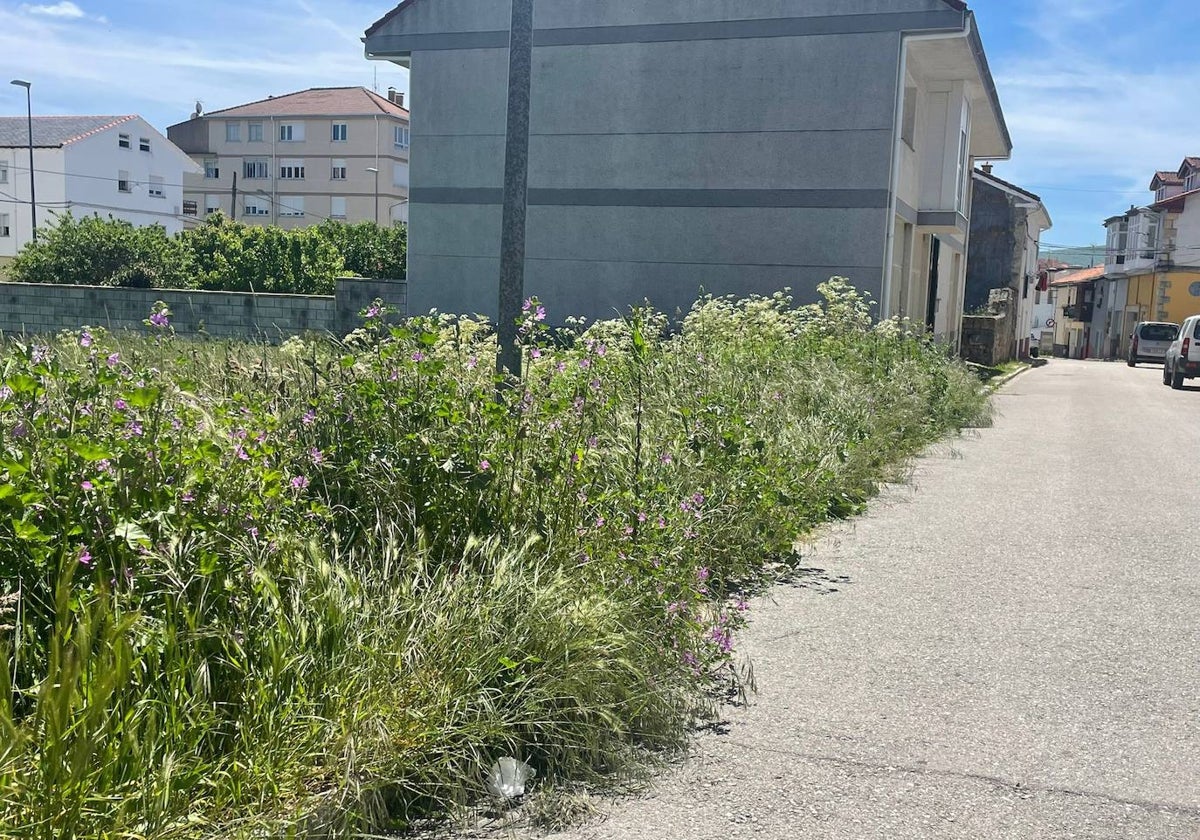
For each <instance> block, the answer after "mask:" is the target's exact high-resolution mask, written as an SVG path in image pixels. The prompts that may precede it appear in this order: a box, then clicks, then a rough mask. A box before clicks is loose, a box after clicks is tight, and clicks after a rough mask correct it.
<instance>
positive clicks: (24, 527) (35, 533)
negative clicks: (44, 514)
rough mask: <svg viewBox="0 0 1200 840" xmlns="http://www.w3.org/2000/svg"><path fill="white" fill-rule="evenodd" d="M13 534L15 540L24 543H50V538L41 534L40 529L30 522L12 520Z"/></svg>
mask: <svg viewBox="0 0 1200 840" xmlns="http://www.w3.org/2000/svg"><path fill="white" fill-rule="evenodd" d="M12 526H13V533H15V534H16V535H17V539H19V540H24V541H25V542H39V543H44V542H50V537H48V536H47V535H46V534H43V533H42V529H41V528H39V527H38V526H36V525H34V524H33V523H32V522H25V521H23V520H21V519H14V520H12Z"/></svg>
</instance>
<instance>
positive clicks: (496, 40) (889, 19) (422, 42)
mask: <svg viewBox="0 0 1200 840" xmlns="http://www.w3.org/2000/svg"><path fill="white" fill-rule="evenodd" d="M962 28H963V16H962V13H961V12H954V11H949V10H947V11H945V12H892V13H888V14H867V15H823V16H816V17H796V18H770V19H765V20H718V21H698V22H695V23H647V24H640V25H636V26H591V27H580V28H570V29H539V30H536V31H534V33H533V45H534V46H535V47H567V46H594V45H601V44H652V43H663V42H668V41H726V40H732V39H739V38H795V37H801V36H805V35H866V34H871V33H876V32H927V31H931V30H932V31H936V30H941V31H946V30H960V29H962ZM507 47H508V33H507V32H504V31H496V32H445V33H436V34H430V35H376V36H374V37H372V38H368V39H367V53H368V54H370V55H374V56H378V57H382V56H386V55H388V54H389V53H410V52H421V51H423V50H481V49H505V48H507Z"/></svg>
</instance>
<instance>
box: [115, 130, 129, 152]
mask: <svg viewBox="0 0 1200 840" xmlns="http://www.w3.org/2000/svg"><path fill="white" fill-rule="evenodd" d="M117 145H118V146H120V147H121V148H122V149H132V148H133V142H132V141H131V140H130V137H129V135H128V134H123V133H122V134H118V135H117Z"/></svg>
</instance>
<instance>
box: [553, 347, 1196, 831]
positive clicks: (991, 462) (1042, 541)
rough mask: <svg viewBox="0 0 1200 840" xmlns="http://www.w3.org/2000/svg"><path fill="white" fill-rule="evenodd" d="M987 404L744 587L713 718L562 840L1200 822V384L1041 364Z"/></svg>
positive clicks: (1185, 825)
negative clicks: (906, 472) (734, 675)
mask: <svg viewBox="0 0 1200 840" xmlns="http://www.w3.org/2000/svg"><path fill="white" fill-rule="evenodd" d="M996 408H997V417H996V423H995V426H994V428H991V429H987V430H983V431H981V432H978V433H969V434H967V435H966V436H964V438H962V439H960V440H955V441H952V442H950V443H949V444H947V445H943V446H939V447H936V448H935V449H934V450H933V451H931V452H930V453H928V454H927V456H926V457H924V458H922V459H921V460H920V461H919V462H918V463H917V465H916V469H915V472H914V475H913V481H912V483H911V485H910V486H907V487H901V488H892V489H890V490H889V491H888V492H887V493H885V495H884V496H883V497H882V498H881V499H880V500H879V501H878V502H877V503H875V504H874V505H873V506H872V509H871V511H870V512H869V513H868V514H867V515H866V516H865V517H863V518H862V519H860V520H858V521H857V522H855V523H853V524H852V525H847V526H844V527H842V526H839V528H838V529H836V530H835V531H834V532H833V533H830V534H827V535H825V536H824V537H822V538H821V539H820V541H819V542H818V544H817V545H816V546H815V548H814V549H813V551H812V553H811V554H810V556H809V559H808V562H807V563H806V565H809V566H813V567H819V568H821V569H823V570H824V572H823V573H822V575H820V576H818V577H817V578H815V579H814V580H813V584H814V585H812V586H807V587H780V588H777V589H775V590H774V591H773V592H772V593H771V595H770V597H769V598H765V599H760V600H759V601H758V602H757V603H756V604H755V605H754V607H753V611H752V622H751V625H750V626H749V628H747V630H746V631H745V632H744V633H743V636H742V638H741V642H740V644H741V649H742V650H743V651H744V652H745V653H747V654H748V655H749V656H750V657H751V658H752V659H753V662H754V664H755V670H756V674H757V679H758V684H759V694H758V695H757V697H756V698H755V699H754V702H753V704H752V705H751V706H750V707H749V708H746V709H732V710H729V711H728V712H727V722H728V727H727V731H726V732H725V733H724V734H704V735H701V736H700V737H699V738H698V741H697V744H696V747H695V752H694V754H693V755H692V756H691V757H690V758H689V759H688V760H687V761H685V762H684V763H682V764H681V765H680V766H679V767H678V768H675V769H674V770H671V771H670V772H668V773H666V774H665V775H664V776H663V778H662V779H661V780H660V781H659V783H658V784H656V785H655V787H654V789H653V791H652V792H651V793H650V794H649V795H648V796H646V797H645V798H641V799H633V800H623V801H619V802H615V803H605V804H604V805H603V807H602V812H603V813H602V816H601V818H600V819H598V820H596V821H593V822H592V823H589V824H587V825H585V826H584V827H582V828H581V829H578V830H576V831H574V832H570V833H567V834H560V835H555V836H556V837H558V838H561V840H567V838H570V840H641V839H642V838H644V840H666V838H712V840H718V838H719V840H729V838H772V840H774V838H779V840H783V838H787V839H788V840H793V838H797V839H799V840H824V839H825V838H829V840H835V838H836V840H853V839H855V838H864V840H866V838H870V839H871V840H878V839H879V838H921V840H924V839H925V838H938V840H942V839H943V838H947V839H950V840H957V839H958V838H961V840H968V838H969V840H980V838H1003V840H1026V839H1027V838H1028V840H1034V839H1035V838H1036V839H1037V840H1041V838H1096V839H1097V840H1098V839H1099V838H1104V840H1193V838H1197V837H1200V527H1197V523H1198V522H1200V388H1196V389H1189V390H1185V391H1182V392H1179V391H1172V390H1171V389H1169V388H1167V387H1164V386H1163V385H1162V384H1161V374H1160V372H1159V371H1156V370H1154V369H1153V368H1151V367H1149V366H1143V367H1139V368H1136V369H1130V368H1128V367H1126V366H1125V365H1124V364H1105V363H1100V362H1076V361H1067V360H1053V361H1051V362H1050V363H1049V364H1047V365H1046V366H1045V367H1042V368H1039V369H1036V370H1032V371H1029V372H1027V373H1025V374H1023V375H1021V376H1019V377H1017V378H1016V379H1015V380H1013V381H1012V382H1011V383H1010V384H1009V385H1007V386H1006V387H1005V388H1004V389H1003V391H1002V392H1001V393H1000V394H999V395H998V396H997V398H996ZM840 578H846V579H847V580H845V581H844V582H843V581H840V580H839V579H840ZM831 581H832V582H831ZM830 589H836V591H832V592H831V591H829V590H830Z"/></svg>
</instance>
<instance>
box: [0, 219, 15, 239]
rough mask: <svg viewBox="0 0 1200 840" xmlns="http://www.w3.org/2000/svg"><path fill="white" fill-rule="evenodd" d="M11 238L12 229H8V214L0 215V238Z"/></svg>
mask: <svg viewBox="0 0 1200 840" xmlns="http://www.w3.org/2000/svg"><path fill="white" fill-rule="evenodd" d="M9 236H12V228H10V227H9V222H8V214H7V213H0V238H4V237H9Z"/></svg>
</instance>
